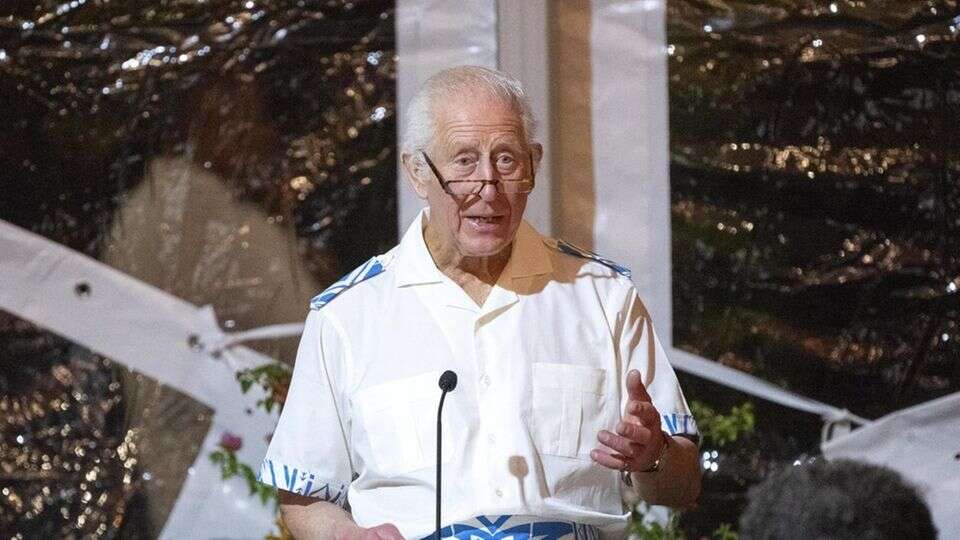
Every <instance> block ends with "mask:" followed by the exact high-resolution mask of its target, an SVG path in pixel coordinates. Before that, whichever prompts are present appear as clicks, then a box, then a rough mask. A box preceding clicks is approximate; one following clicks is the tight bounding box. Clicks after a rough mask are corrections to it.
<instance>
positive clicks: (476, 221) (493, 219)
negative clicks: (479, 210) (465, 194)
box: [463, 216, 504, 232]
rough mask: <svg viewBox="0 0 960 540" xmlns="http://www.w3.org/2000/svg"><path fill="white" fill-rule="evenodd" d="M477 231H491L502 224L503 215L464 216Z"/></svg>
mask: <svg viewBox="0 0 960 540" xmlns="http://www.w3.org/2000/svg"><path fill="white" fill-rule="evenodd" d="M463 219H464V220H465V221H466V222H467V223H469V224H470V226H471V227H472V228H473V230H475V231H477V232H491V231H494V230H496V229H497V227H499V226H500V223H501V222H502V221H503V219H504V218H503V216H464V218H463Z"/></svg>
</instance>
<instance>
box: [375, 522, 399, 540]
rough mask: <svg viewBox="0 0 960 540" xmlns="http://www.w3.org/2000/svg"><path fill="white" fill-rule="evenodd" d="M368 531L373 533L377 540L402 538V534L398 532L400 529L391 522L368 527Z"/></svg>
mask: <svg viewBox="0 0 960 540" xmlns="http://www.w3.org/2000/svg"><path fill="white" fill-rule="evenodd" d="M370 531H371V532H373V533H375V534H376V536H377V538H378V539H379V540H403V535H402V534H400V530H399V529H397V527H396V526H394V525H393V524H392V523H384V524H383V525H377V526H376V527H373V528H372V529H370Z"/></svg>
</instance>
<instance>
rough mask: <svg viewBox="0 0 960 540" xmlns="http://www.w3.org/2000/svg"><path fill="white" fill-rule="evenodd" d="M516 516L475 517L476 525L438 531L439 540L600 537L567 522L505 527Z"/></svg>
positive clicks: (586, 527) (575, 539) (593, 528)
mask: <svg viewBox="0 0 960 540" xmlns="http://www.w3.org/2000/svg"><path fill="white" fill-rule="evenodd" d="M514 517H517V516H513V515H509V514H508V515H502V516H477V517H476V518H474V519H473V520H470V521H475V522H476V523H454V524H453V525H448V526H446V527H444V528H442V529H440V537H441V538H455V539H457V540H471V539H473V538H480V539H483V540H500V539H508V538H509V539H511V540H561V539H563V540H571V539H572V540H596V539H599V538H600V530H599V529H598V528H597V527H596V526H593V525H582V524H579V523H573V522H570V521H533V522H528V523H522V524H519V525H514V526H508V527H505V526H506V525H507V522H508V521H509V520H510V519H511V518H514ZM433 538H435V536H434V535H432V534H431V535H429V536H425V537H423V539H422V540H431V539H433Z"/></svg>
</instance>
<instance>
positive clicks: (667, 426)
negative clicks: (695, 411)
mask: <svg viewBox="0 0 960 540" xmlns="http://www.w3.org/2000/svg"><path fill="white" fill-rule="evenodd" d="M660 418H661V420H662V422H661V427H662V428H663V431H664V432H666V433H667V434H668V435H677V436H680V437H686V438H688V439H690V440H692V441H694V442H697V443H699V441H700V431H699V430H698V429H697V421H696V419H694V418H693V415H692V414H684V413H667V414H661V415H660Z"/></svg>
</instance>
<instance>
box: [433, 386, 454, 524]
mask: <svg viewBox="0 0 960 540" xmlns="http://www.w3.org/2000/svg"><path fill="white" fill-rule="evenodd" d="M439 384H440V390H443V393H441V394H440V406H439V407H437V535H436V539H437V540H440V466H441V465H440V462H441V454H440V450H441V444H440V443H441V442H442V440H443V439H442V438H441V430H440V428H441V425H442V424H441V423H440V413H441V412H442V411H443V400H444V399H446V397H447V392H450V391H452V390H453V389H454V388H456V387H457V374H456V373H454V372H453V371H450V370H449V369H448V370H446V371H444V372H443V375H440V382H439Z"/></svg>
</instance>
